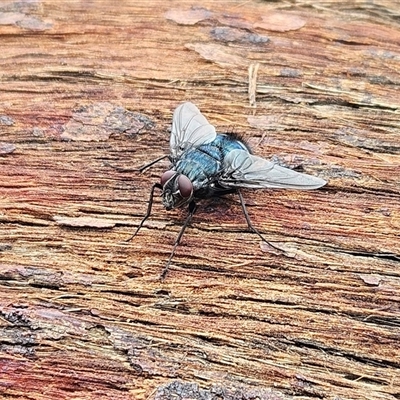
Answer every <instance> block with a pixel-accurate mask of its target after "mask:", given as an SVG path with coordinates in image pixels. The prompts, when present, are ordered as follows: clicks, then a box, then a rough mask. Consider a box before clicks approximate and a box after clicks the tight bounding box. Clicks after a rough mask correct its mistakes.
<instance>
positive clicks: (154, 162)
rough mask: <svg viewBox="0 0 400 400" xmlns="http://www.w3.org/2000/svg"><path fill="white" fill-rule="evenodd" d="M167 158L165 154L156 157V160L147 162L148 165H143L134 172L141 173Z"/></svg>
mask: <svg viewBox="0 0 400 400" xmlns="http://www.w3.org/2000/svg"><path fill="white" fill-rule="evenodd" d="M167 157H169V156H168V154H165V155H163V156H161V157H158V158H157V159H156V160H153V161H151V162H149V163H148V164H145V165H143V166H142V167H140V168H138V169H136V171H139V172H143V171H144V170H145V169H147V168H150V167H151V166H152V165H154V164H157V163H158V162H159V161H161V160H164V158H167Z"/></svg>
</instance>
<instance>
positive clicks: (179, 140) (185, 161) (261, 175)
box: [129, 102, 326, 279]
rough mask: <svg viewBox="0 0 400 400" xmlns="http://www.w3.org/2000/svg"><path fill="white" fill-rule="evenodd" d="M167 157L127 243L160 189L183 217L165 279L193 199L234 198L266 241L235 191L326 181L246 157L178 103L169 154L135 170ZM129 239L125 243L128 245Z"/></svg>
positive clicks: (238, 143)
mask: <svg viewBox="0 0 400 400" xmlns="http://www.w3.org/2000/svg"><path fill="white" fill-rule="evenodd" d="M167 157H168V158H169V160H170V162H171V165H170V168H169V170H168V171H166V172H164V173H163V174H162V176H161V179H160V182H157V183H155V184H154V185H153V186H152V189H151V193H150V199H149V205H148V208H147V212H146V215H145V216H144V218H143V219H142V221H141V222H140V224H139V226H138V228H137V229H136V232H135V233H134V234H133V235H132V236H131V238H130V239H132V238H133V237H134V236H135V235H136V234H137V233H138V232H139V230H140V228H141V227H142V226H143V223H144V222H145V221H146V219H147V218H148V217H149V216H150V213H151V208H152V205H153V197H154V191H155V190H156V189H159V190H161V191H162V192H161V196H162V203H163V205H164V207H165V208H166V209H167V210H172V209H174V208H177V207H183V206H188V211H189V213H188V216H187V218H186V220H185V222H184V224H183V226H182V228H181V230H180V232H179V235H178V237H177V239H176V241H175V243H174V247H173V249H172V252H171V255H170V257H169V259H168V261H167V264H166V265H165V268H164V270H163V272H162V274H161V279H163V278H164V277H165V275H166V274H167V271H168V268H169V265H170V263H171V260H172V257H173V256H174V253H175V250H176V248H177V246H178V244H179V242H180V240H181V238H182V236H183V233H184V232H185V229H186V227H187V226H188V225H189V223H190V221H191V219H192V217H193V214H194V213H195V211H196V200H198V199H205V198H210V197H215V196H223V195H226V194H229V193H237V194H238V196H239V200H240V203H241V206H242V209H243V214H244V216H245V218H246V221H247V225H248V227H249V228H250V229H251V230H252V231H253V232H254V233H256V234H257V235H258V236H259V237H260V238H261V239H262V240H263V241H264V242H266V243H267V244H268V245H269V246H271V247H273V248H275V249H276V250H278V251H280V252H282V250H281V249H279V248H277V247H275V246H273V245H272V244H271V243H269V242H267V240H266V239H264V237H263V236H262V235H261V233H260V232H259V231H258V230H257V229H256V228H255V227H254V226H253V225H252V223H251V221H250V218H249V215H248V213H247V210H246V205H245V202H244V199H243V197H242V194H241V192H240V189H241V188H249V189H300V190H309V189H318V188H320V187H321V186H324V185H325V184H326V182H325V181H324V180H323V179H321V178H317V177H315V176H311V175H306V174H303V173H299V172H296V171H293V170H291V169H288V168H284V167H282V166H279V165H277V164H276V163H273V162H270V161H267V160H265V159H264V158H261V157H257V156H255V155H253V154H251V152H250V149H249V148H248V146H247V145H246V144H245V143H244V142H243V141H242V140H240V139H238V138H237V137H236V136H234V135H231V134H224V133H216V131H215V127H214V126H213V125H211V124H209V123H208V121H207V119H206V118H205V117H204V115H202V114H201V112H200V111H199V109H198V108H197V107H196V106H195V105H194V104H192V103H189V102H187V103H183V104H181V105H180V106H179V107H178V108H177V109H176V110H175V112H174V116H173V120H172V131H171V138H170V154H169V155H165V156H163V157H160V158H158V159H157V160H155V161H153V162H151V163H150V164H147V165H145V166H144V167H142V168H141V169H140V171H143V170H144V169H146V168H147V167H149V166H151V165H153V164H155V163H156V162H158V161H160V160H162V159H164V158H167ZM130 239H129V240H130Z"/></svg>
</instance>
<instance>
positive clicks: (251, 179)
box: [218, 150, 326, 190]
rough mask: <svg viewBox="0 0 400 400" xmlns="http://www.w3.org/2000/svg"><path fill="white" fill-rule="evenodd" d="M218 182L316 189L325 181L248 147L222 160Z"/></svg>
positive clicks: (238, 185) (244, 186)
mask: <svg viewBox="0 0 400 400" xmlns="http://www.w3.org/2000/svg"><path fill="white" fill-rule="evenodd" d="M223 167H224V171H223V174H222V175H221V177H220V179H219V180H218V182H219V183H220V184H221V185H222V186H224V187H228V188H234V187H243V188H252V189H261V188H276V189H302V190H307V189H317V188H319V187H321V186H324V185H325V184H326V182H325V181H324V180H323V179H321V178H318V177H316V176H311V175H306V174H302V173H300V172H296V171H293V170H291V169H288V168H284V167H281V166H279V165H277V164H275V163H272V162H270V161H267V160H265V159H264V158H261V157H257V156H254V155H252V154H250V153H248V152H247V151H245V150H232V151H231V152H230V153H228V154H227V155H226V157H225V159H224V163H223Z"/></svg>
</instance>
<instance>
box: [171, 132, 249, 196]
mask: <svg viewBox="0 0 400 400" xmlns="http://www.w3.org/2000/svg"><path fill="white" fill-rule="evenodd" d="M235 149H240V150H246V151H248V148H247V147H246V146H245V145H244V144H243V143H242V142H240V141H239V140H238V139H236V138H235V137H233V136H229V135H225V134H218V135H217V137H216V138H215V139H214V140H213V141H212V142H211V143H207V144H203V145H201V146H199V147H196V148H192V149H189V150H187V151H185V152H184V153H183V154H182V156H181V158H180V159H179V160H178V161H177V163H176V164H175V166H174V170H176V171H177V172H179V173H181V174H183V175H186V176H187V177H188V178H189V179H190V181H191V182H192V184H193V190H194V192H195V195H196V196H201V197H208V196H211V195H214V194H215V193H214V189H215V188H214V186H213V185H212V184H213V183H216V182H217V180H218V176H219V174H220V172H221V171H222V165H223V161H224V158H225V156H226V155H227V154H228V153H229V152H231V151H232V150H235ZM210 185H211V187H210ZM196 191H197V192H198V193H196ZM220 191H221V192H223V191H224V190H223V189H222V188H221V190H220ZM202 192H203V193H202Z"/></svg>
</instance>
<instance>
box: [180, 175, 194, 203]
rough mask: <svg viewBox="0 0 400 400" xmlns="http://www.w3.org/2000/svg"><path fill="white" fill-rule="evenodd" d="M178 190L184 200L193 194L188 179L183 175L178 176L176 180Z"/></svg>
mask: <svg viewBox="0 0 400 400" xmlns="http://www.w3.org/2000/svg"><path fill="white" fill-rule="evenodd" d="M178 188H179V192H180V193H181V196H182V197H184V198H187V197H190V196H191V195H192V192H193V185H192V182H191V181H190V179H189V178H188V177H187V176H185V175H180V176H179V178H178Z"/></svg>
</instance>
